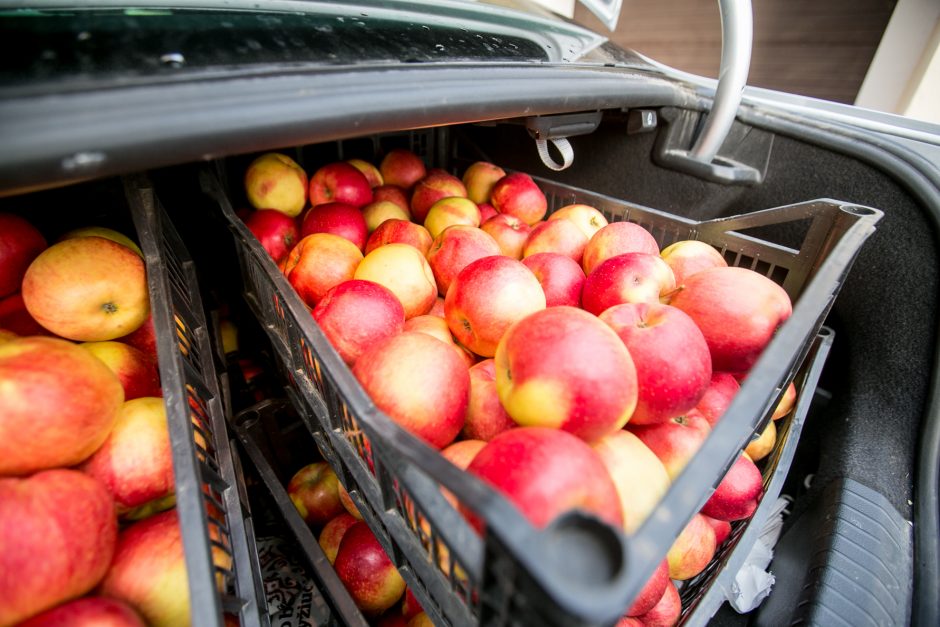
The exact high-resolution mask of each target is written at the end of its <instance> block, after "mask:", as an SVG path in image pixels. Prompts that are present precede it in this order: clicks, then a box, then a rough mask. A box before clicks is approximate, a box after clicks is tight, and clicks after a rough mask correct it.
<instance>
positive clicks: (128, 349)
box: [80, 341, 162, 401]
mask: <svg viewBox="0 0 940 627" xmlns="http://www.w3.org/2000/svg"><path fill="white" fill-rule="evenodd" d="M80 346H81V347H82V348H84V349H85V350H87V351H89V352H90V353H91V354H92V355H94V356H95V357H97V358H98V359H100V360H101V361H103V362H104V363H105V365H106V366H107V367H108V368H109V369H110V370H111V372H113V373H114V374H115V375H116V376H117V378H118V381H120V382H121V386H122V387H123V388H124V400H125V401H129V400H133V399H135V398H140V397H142V396H162V394H161V392H160V374H159V373H158V372H157V364H156V363H155V362H154V361H153V360H152V359H151V358H150V357H148V356H147V355H144V354H143V353H142V352H141V351H139V350H137V349H136V348H134V347H133V346H131V345H129V344H124V343H123V342H115V341H110V342H85V343H84V344H81V345H80Z"/></svg>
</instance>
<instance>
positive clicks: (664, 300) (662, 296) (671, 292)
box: [659, 283, 685, 304]
mask: <svg viewBox="0 0 940 627" xmlns="http://www.w3.org/2000/svg"><path fill="white" fill-rule="evenodd" d="M684 289H685V284H684V283H683V284H682V285H677V286H676V288H675V289H673V290H669V291H668V292H666V293H665V294H660V295H659V302H661V303H664V304H669V301H670V300H672V297H673V296H675V295H676V294H678V293H679V292H681V291H682V290H684Z"/></svg>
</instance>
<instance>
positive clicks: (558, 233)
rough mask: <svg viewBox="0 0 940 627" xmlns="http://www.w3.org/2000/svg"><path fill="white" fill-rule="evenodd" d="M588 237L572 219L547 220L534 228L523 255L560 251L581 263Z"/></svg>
mask: <svg viewBox="0 0 940 627" xmlns="http://www.w3.org/2000/svg"><path fill="white" fill-rule="evenodd" d="M587 243H588V238H587V236H586V235H584V233H582V232H581V229H580V228H578V226H577V225H576V224H575V223H574V222H572V221H571V220H546V221H545V222H540V223H538V224H536V225H535V226H534V227H533V228H532V232H531V233H529V239H527V240H526V243H525V246H524V247H523V249H522V256H523V257H529V256H531V255H536V254H538V253H559V254H561V255H564V256H566V257H570V258H571V259H572V260H573V261H575V262H576V263H581V255H583V254H584V247H585V246H587Z"/></svg>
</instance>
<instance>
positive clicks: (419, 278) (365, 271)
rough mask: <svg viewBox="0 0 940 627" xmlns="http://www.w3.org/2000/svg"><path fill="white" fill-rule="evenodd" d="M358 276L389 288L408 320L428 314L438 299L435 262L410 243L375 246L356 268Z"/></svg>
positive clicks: (356, 275) (356, 276) (357, 277)
mask: <svg viewBox="0 0 940 627" xmlns="http://www.w3.org/2000/svg"><path fill="white" fill-rule="evenodd" d="M386 224H387V223H386ZM376 233H378V231H376ZM355 278H356V279H360V280H365V281H373V282H375V283H378V284H379V285H382V286H384V287H386V288H388V289H389V290H390V291H391V292H392V293H393V294H394V295H395V296H396V297H397V298H398V300H399V301H400V302H401V304H402V307H404V309H405V319H406V320H407V319H409V318H413V317H415V316H421V315H424V314H426V313H427V312H428V311H430V309H431V306H432V305H434V301H435V300H436V299H437V291H438V288H437V283H435V281H434V274H433V273H432V272H431V266H430V265H428V262H427V261H426V260H425V258H424V256H423V255H422V254H421V251H420V250H418V249H417V248H415V247H414V246H410V245H408V244H386V245H384V246H379V247H378V248H375V249H373V250H372V251H371V252H369V253H368V254H367V255H366V256H365V259H363V260H362V263H360V264H359V267H358V268H356V273H355Z"/></svg>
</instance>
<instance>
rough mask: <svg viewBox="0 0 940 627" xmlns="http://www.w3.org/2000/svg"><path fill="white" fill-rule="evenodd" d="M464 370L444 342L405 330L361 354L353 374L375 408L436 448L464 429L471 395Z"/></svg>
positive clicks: (460, 361)
mask: <svg viewBox="0 0 940 627" xmlns="http://www.w3.org/2000/svg"><path fill="white" fill-rule="evenodd" d="M467 370H468V369H467V364H466V363H465V362H464V361H463V360H461V359H460V357H459V356H458V355H457V354H456V353H455V352H454V350H453V349H452V348H451V347H450V346H448V345H447V344H445V343H444V342H441V341H440V340H438V339H435V338H433V337H431V336H429V335H426V334H424V333H417V332H413V331H408V332H405V333H402V334H400V335H396V336H394V337H391V338H389V339H387V340H385V341H384V342H380V343H378V344H376V345H375V346H373V347H372V348H371V349H369V350H368V351H366V352H365V353H363V355H362V357H360V358H359V360H358V361H357V362H356V365H355V366H354V367H353V374H354V375H355V376H356V378H357V379H358V380H359V383H360V384H361V385H362V387H363V389H364V390H365V391H366V393H367V394H368V395H369V396H370V397H371V398H372V401H373V402H374V403H375V405H376V407H378V408H379V409H381V410H382V411H383V412H385V413H386V414H388V416H389V417H390V418H391V419H392V420H393V421H395V422H396V423H398V424H399V425H400V426H401V427H402V428H404V429H405V430H406V431H409V432H410V433H412V434H413V435H415V436H417V437H418V438H420V439H422V440H424V441H425V442H427V443H428V444H430V445H431V446H433V447H435V448H438V449H440V448H443V447H444V446H447V445H448V444H450V443H451V442H452V441H453V440H454V438H455V437H457V434H458V433H460V430H461V428H463V424H464V416H465V414H466V411H467V402H468V397H469V393H470V375H469V373H468V371H467ZM416 382H420V385H416Z"/></svg>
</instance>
